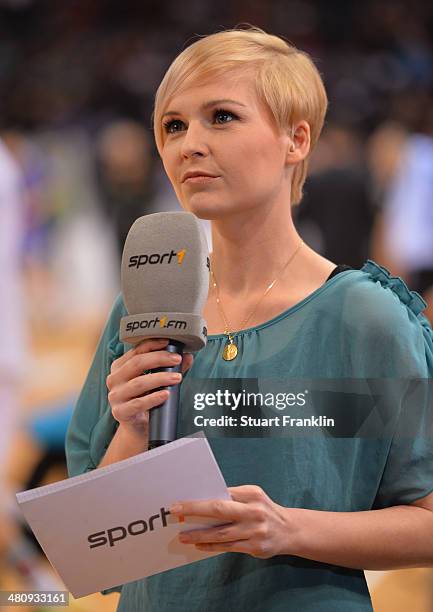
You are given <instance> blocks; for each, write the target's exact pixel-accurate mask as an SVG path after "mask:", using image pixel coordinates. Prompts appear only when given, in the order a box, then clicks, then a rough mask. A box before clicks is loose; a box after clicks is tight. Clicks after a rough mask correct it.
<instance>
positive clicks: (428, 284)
mask: <svg viewBox="0 0 433 612" xmlns="http://www.w3.org/2000/svg"><path fill="white" fill-rule="evenodd" d="M414 100H418V102H419V105H418V107H417V108H416V110H415V109H414V113H415V112H416V115H417V116H416V118H415V119H416V121H415V126H413V127H414V129H412V130H411V131H409V130H408V131H407V132H405V131H404V129H403V128H399V127H396V126H395V125H392V124H391V125H388V126H386V127H383V128H382V130H380V131H379V132H378V133H377V134H376V135H375V137H373V138H372V141H371V143H370V157H371V159H372V166H373V165H374V164H375V163H376V164H377V162H378V161H382V162H383V163H382V168H386V161H388V163H389V169H390V171H389V174H388V177H387V180H386V181H385V182H386V185H385V186H384V188H383V189H382V194H381V196H382V208H381V211H380V213H379V214H378V218H377V225H376V228H375V232H374V233H375V238H374V249H375V251H376V256H377V254H379V253H380V257H381V261H382V263H383V264H384V265H385V266H386V267H387V268H388V269H389V270H390V271H391V272H392V274H394V275H398V276H401V277H402V278H404V279H405V281H406V282H407V283H408V284H410V286H411V287H412V288H413V289H414V290H415V291H417V292H418V293H420V294H421V295H422V296H423V297H424V298H425V300H426V301H427V304H428V308H427V310H426V315H427V316H428V317H429V318H430V320H431V321H433V110H432V109H433V99H432V98H431V97H425V96H424V95H421V96H414ZM416 124H418V125H416ZM381 145H382V146H383V147H384V151H382V152H380V151H379V148H380V146H381ZM387 145H388V146H387ZM391 148H392V149H393V150H392V151H391V150H390V149H391ZM387 151H389V153H390V154H389V155H388V156H387ZM379 165H380V164H379ZM377 176H378V178H379V175H377ZM379 181H380V178H379V180H378V182H379Z"/></svg>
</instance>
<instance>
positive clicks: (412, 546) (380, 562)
mask: <svg viewBox="0 0 433 612" xmlns="http://www.w3.org/2000/svg"><path fill="white" fill-rule="evenodd" d="M286 510H287V513H288V514H287V517H288V523H289V524H290V525H292V526H293V525H296V526H297V527H296V535H295V536H294V538H293V539H294V540H295V545H294V548H295V553H293V542H290V541H288V542H287V543H286V548H287V551H288V554H295V555H297V556H299V557H304V558H306V559H312V560H314V561H320V562H322V563H330V564H333V565H340V566H343V567H350V568H355V569H367V570H391V569H398V568H410V567H433V512H431V511H430V510H427V509H425V508H419V507H415V506H394V507H392V508H385V509H383V510H369V511H365V512H324V511H319V510H307V509H302V508H287V509H286ZM292 529H293V527H292ZM292 529H291V530H290V531H292ZM288 532H289V530H288ZM292 533H293V531H292ZM289 539H290V536H289V537H288V540H289Z"/></svg>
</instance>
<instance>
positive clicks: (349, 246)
mask: <svg viewBox="0 0 433 612" xmlns="http://www.w3.org/2000/svg"><path fill="white" fill-rule="evenodd" d="M295 215H296V216H295V219H296V224H297V227H298V230H299V233H300V235H301V236H302V237H303V238H305V239H306V240H307V241H308V242H309V244H311V245H312V246H313V247H314V248H316V249H317V250H318V251H319V252H320V254H321V255H323V256H324V257H327V258H328V259H331V260H333V261H340V262H342V263H343V262H344V263H345V264H347V265H348V266H351V267H353V268H359V267H361V266H362V265H363V263H364V262H365V260H366V259H367V256H368V254H369V246H370V244H369V243H370V234H371V230H372V227H373V220H374V206H373V201H372V198H371V195H370V190H369V181H368V173H367V168H366V165H365V163H364V158H363V149H362V146H361V142H360V139H359V137H358V135H357V134H356V132H355V129H354V128H352V127H350V126H345V125H339V124H337V123H333V124H332V123H331V124H330V125H328V126H327V127H326V128H325V130H324V133H323V136H322V137H321V139H320V141H319V142H318V145H317V149H316V151H315V152H314V153H313V155H312V158H311V175H310V176H309V178H308V179H307V181H306V185H305V193H304V197H303V200H302V206H300V207H297V208H296V209H295Z"/></svg>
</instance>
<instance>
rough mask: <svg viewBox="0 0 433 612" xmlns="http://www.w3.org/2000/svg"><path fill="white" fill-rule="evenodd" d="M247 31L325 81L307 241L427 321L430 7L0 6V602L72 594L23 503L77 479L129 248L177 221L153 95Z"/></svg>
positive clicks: (396, 604)
mask: <svg viewBox="0 0 433 612" xmlns="http://www.w3.org/2000/svg"><path fill="white" fill-rule="evenodd" d="M242 22H248V23H250V24H253V25H256V26H259V27H261V28H264V29H265V30H266V31H268V32H271V33H274V34H277V35H280V36H284V37H285V38H286V39H288V40H289V41H290V42H292V43H293V44H295V45H296V46H298V47H300V48H301V49H303V50H306V51H307V52H309V53H310V54H311V55H312V57H313V59H314V60H315V61H316V64H317V66H318V68H319V70H320V72H321V73H322V75H323V77H324V81H325V85H326V88H327V92H328V96H329V99H330V107H329V113H328V116H327V120H326V125H325V128H324V131H323V135H322V137H321V140H320V142H319V144H318V146H317V149H316V152H315V154H314V156H313V158H312V162H311V171H310V176H309V178H308V180H307V183H306V186H305V195H304V199H303V202H302V203H301V205H300V206H299V207H298V208H297V209H296V211H295V218H296V224H297V225H298V228H299V231H300V233H301V235H302V236H303V238H304V239H305V240H306V241H307V242H308V243H309V244H310V245H311V246H312V247H313V248H315V249H316V250H317V251H318V252H320V253H322V254H323V255H324V256H326V257H328V258H329V259H331V260H333V261H335V262H336V263H345V264H348V265H350V266H352V267H355V268H359V267H361V266H362V265H363V263H364V262H365V261H366V259H367V258H372V259H374V260H375V261H376V262H377V263H379V264H381V265H383V266H385V267H386V268H388V270H390V271H391V273H392V274H394V275H399V276H401V277H402V278H403V279H404V280H405V281H406V282H407V284H408V285H409V287H410V289H412V290H416V291H418V292H419V293H421V294H422V295H423V297H424V298H425V300H426V301H427V302H428V308H427V310H426V312H425V314H426V315H427V316H429V317H430V319H431V320H433V310H432V304H433V4H432V3H431V2H427V1H421V0H411V1H410V2H408V1H399V0H388V1H384V0H376V1H371V0H365V1H364V2H363V3H360V2H351V1H345V0H327V1H326V2H325V1H324V0H323V1H318V0H275V1H271V0H269V1H268V2H261V1H260V0H256V2H255V3H249V2H246V1H245V0H232V1H230V2H224V1H223V2H218V3H215V2H211V1H210V0H183V2H182V3H181V6H180V5H179V4H178V3H177V2H173V1H172V0H166V1H165V2H156V1H154V0H141V1H138V0H136V1H133V0H123V1H122V2H120V1H115V0H90V1H89V0H70V1H69V2H58V1H55V0H0V269H1V271H2V272H1V274H0V298H1V316H0V332H1V338H2V342H1V348H0V417H1V421H0V495H1V497H0V589H32V588H38V589H49V588H61V582H60V580H59V578H58V577H57V576H56V574H55V573H54V572H53V571H51V569H50V566H49V564H48V563H47V562H46V560H45V559H44V557H43V555H41V554H40V552H39V550H38V547H37V545H36V543H35V542H34V541H33V540H32V538H31V536H30V534H28V533H26V531H25V528H24V527H23V526H22V525H21V519H20V516H19V514H17V511H16V507H15V504H14V493H15V491H18V490H23V489H26V488H31V487H35V486H39V485H41V484H46V483H48V482H53V481H55V480H59V479H63V478H65V477H66V471H65V460H64V451H63V445H64V436H65V431H66V427H67V424H68V422H69V418H70V415H71V412H72V410H73V406H74V402H75V399H76V397H77V394H78V392H79V390H80V387H81V385H82V383H83V381H84V377H85V375H86V372H87V369H88V367H89V365H90V361H91V359H92V356H93V351H94V349H95V345H96V342H97V340H98V337H99V334H100V332H101V329H102V326H103V324H104V322H105V319H106V317H107V315H108V312H109V309H110V306H111V303H112V301H113V299H114V297H115V296H116V294H117V293H118V291H119V263H120V255H121V252H122V247H123V242H124V240H125V237H126V234H127V232H128V229H129V227H130V225H131V224H132V222H133V221H134V220H135V219H136V218H137V217H138V216H141V215H143V214H149V213H152V212H156V211H159V210H164V211H166V210H176V209H179V207H178V204H177V202H176V199H175V196H174V193H173V192H172V189H171V186H170V185H169V183H168V181H167V179H166V178H165V175H164V173H163V169H162V165H161V164H160V162H159V159H158V157H157V154H156V149H155V146H154V143H153V136H152V129H151V112H152V105H153V96H154V93H155V91H156V88H157V86H158V84H159V82H160V80H161V78H162V76H163V74H164V72H165V70H166V69H167V67H168V66H169V64H170V63H171V61H172V60H173V59H174V57H175V56H176V55H177V54H178V53H179V52H180V51H181V50H182V49H183V48H185V46H187V45H188V44H190V43H191V42H193V40H194V36H195V35H196V34H210V33H212V32H215V31H218V30H220V29H223V28H231V27H234V26H235V25H237V24H239V23H242ZM366 575H367V579H368V582H369V586H370V590H371V593H372V596H373V602H374V608H375V610H376V611H377V612H391V611H392V612H400V611H405V612H406V611H407V610H411V611H412V612H431V611H433V570H427V569H417V570H404V571H395V572H367V573H366ZM117 599H118V596H117V595H116V594H111V595H109V596H107V597H103V596H102V595H98V594H97V595H92V596H90V597H86V598H83V599H80V600H78V601H72V602H71V605H70V608H71V609H75V610H83V611H89V612H90V611H98V610H102V609H103V610H115V608H116V604H117ZM33 609H34V608H33Z"/></svg>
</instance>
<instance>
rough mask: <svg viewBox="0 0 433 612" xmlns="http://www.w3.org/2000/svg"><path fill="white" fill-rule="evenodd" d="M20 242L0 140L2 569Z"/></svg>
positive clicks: (10, 169) (10, 533)
mask: <svg viewBox="0 0 433 612" xmlns="http://www.w3.org/2000/svg"><path fill="white" fill-rule="evenodd" d="M23 242H24V215H23V200H22V183H21V173H20V169H19V166H18V164H17V163H16V161H15V160H14V158H13V157H12V155H11V154H10V152H9V150H8V149H7V148H6V146H5V144H4V142H3V141H2V140H0V270H1V273H0V300H1V313H0V337H1V344H0V567H1V566H2V565H4V563H5V561H6V557H7V556H8V555H9V554H10V549H11V547H12V546H13V545H14V541H15V540H16V538H17V535H18V531H17V527H16V525H15V523H14V521H13V519H12V510H11V508H12V505H13V504H12V491H10V485H9V482H8V467H9V454H10V450H11V446H12V443H13V441H14V438H15V433H16V430H17V427H18V423H19V417H20V407H21V406H20V401H21V384H22V382H23V378H24V373H25V366H26V356H27V344H26V313H25V309H24V294H23V282H22V281H23V271H22V249H23ZM0 575H1V572H0Z"/></svg>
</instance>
